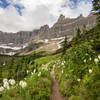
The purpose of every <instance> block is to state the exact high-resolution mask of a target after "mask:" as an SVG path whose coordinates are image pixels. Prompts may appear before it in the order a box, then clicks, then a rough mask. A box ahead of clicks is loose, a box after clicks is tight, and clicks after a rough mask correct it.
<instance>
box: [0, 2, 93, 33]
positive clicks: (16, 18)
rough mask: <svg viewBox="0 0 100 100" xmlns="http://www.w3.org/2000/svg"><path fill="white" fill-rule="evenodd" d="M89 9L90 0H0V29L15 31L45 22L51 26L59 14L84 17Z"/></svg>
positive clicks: (34, 27) (38, 25) (68, 16)
mask: <svg viewBox="0 0 100 100" xmlns="http://www.w3.org/2000/svg"><path fill="white" fill-rule="evenodd" d="M91 10H92V0H0V30H1V31H3V32H13V33H15V32H18V31H31V30H34V29H37V28H39V27H40V26H43V25H46V24H48V25H49V26H50V27H52V25H53V24H54V23H55V22H56V21H57V20H58V18H59V16H60V14H63V15H64V16H65V17H66V18H76V17H78V16H79V15H80V14H83V16H84V17H86V16H88V15H89V14H90V12H91Z"/></svg>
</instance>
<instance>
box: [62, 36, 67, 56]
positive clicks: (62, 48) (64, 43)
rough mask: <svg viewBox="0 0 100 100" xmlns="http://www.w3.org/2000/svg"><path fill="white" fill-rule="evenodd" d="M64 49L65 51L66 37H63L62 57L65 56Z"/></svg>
mask: <svg viewBox="0 0 100 100" xmlns="http://www.w3.org/2000/svg"><path fill="white" fill-rule="evenodd" d="M66 49H67V36H65V39H64V42H63V48H62V57H63V56H64V55H65V54H66Z"/></svg>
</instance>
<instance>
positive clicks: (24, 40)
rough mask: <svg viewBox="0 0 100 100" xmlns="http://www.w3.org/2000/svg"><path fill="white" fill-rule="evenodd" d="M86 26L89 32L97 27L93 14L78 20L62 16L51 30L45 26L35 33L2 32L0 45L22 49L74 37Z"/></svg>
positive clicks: (0, 33) (80, 17)
mask: <svg viewBox="0 0 100 100" xmlns="http://www.w3.org/2000/svg"><path fill="white" fill-rule="evenodd" d="M84 25H85V26H86V28H87V29H88V30H89V29H91V28H92V27H93V26H95V25H96V16H95V15H94V14H93V13H91V14H90V15H89V16H88V17H83V16H82V15H80V16H79V17H77V18H65V16H64V15H60V17H59V19H58V21H57V22H56V23H55V24H54V25H53V26H52V27H51V28H50V27H49V26H48V25H44V26H42V27H40V29H35V30H33V31H20V32H17V33H6V32H2V31H0V45H1V44H3V45H4V46H5V45H6V44H7V45H8V44H11V45H10V47H19V48H21V47H22V46H25V45H27V44H28V43H30V42H33V41H35V42H37V41H39V40H45V39H53V38H59V37H63V36H65V35H67V36H69V37H73V36H75V34H76V28H78V27H79V28H80V29H82V28H83V26H84ZM0 48H3V47H0ZM9 49H11V48H9Z"/></svg>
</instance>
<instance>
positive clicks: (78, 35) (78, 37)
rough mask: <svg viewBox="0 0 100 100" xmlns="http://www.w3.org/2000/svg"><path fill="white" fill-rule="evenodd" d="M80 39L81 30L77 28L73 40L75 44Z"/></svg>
mask: <svg viewBox="0 0 100 100" xmlns="http://www.w3.org/2000/svg"><path fill="white" fill-rule="evenodd" d="M80 37H81V30H80V28H77V34H76V37H75V38H74V39H75V44H76V43H78V40H79V39H80Z"/></svg>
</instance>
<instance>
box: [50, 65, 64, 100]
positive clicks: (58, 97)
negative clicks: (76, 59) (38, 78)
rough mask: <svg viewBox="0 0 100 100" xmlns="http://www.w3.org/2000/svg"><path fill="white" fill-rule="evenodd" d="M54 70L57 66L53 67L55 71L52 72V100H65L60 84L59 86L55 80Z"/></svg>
mask: <svg viewBox="0 0 100 100" xmlns="http://www.w3.org/2000/svg"><path fill="white" fill-rule="evenodd" d="M54 68H55V65H53V69H52V71H51V77H52V80H53V84H52V96H51V100H65V97H64V96H63V95H62V94H61V92H60V91H59V84H58V81H57V80H56V79H55V75H54Z"/></svg>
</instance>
